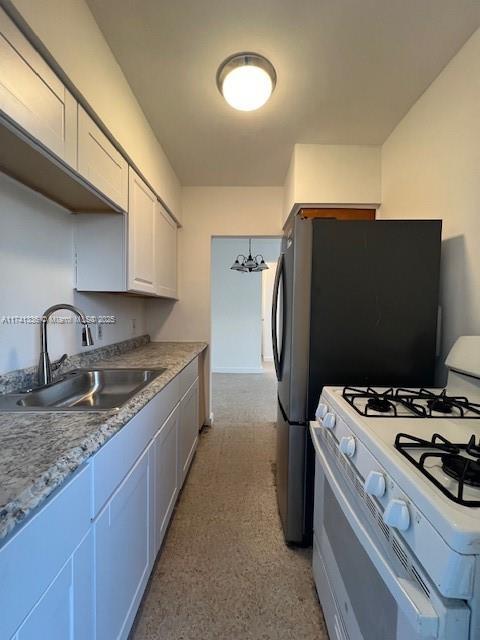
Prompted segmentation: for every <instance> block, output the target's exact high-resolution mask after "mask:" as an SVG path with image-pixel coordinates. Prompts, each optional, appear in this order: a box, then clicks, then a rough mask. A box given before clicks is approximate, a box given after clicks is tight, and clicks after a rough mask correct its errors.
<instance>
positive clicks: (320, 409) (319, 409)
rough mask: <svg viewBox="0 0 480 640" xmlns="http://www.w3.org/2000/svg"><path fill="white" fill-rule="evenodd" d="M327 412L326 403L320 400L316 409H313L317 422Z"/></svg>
mask: <svg viewBox="0 0 480 640" xmlns="http://www.w3.org/2000/svg"><path fill="white" fill-rule="evenodd" d="M327 412H328V407H327V405H326V404H325V403H324V402H320V403H319V405H318V407H317V410H316V411H315V417H316V419H317V420H318V422H320V420H322V419H323V418H324V417H325V415H326V414H327Z"/></svg>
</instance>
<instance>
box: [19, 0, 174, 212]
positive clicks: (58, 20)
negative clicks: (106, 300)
mask: <svg viewBox="0 0 480 640" xmlns="http://www.w3.org/2000/svg"><path fill="white" fill-rule="evenodd" d="M8 4H9V5H10V6H13V7H14V9H15V10H16V11H18V13H19V14H20V16H21V17H22V18H23V19H24V20H25V21H26V23H27V24H28V26H29V27H30V29H31V30H32V31H33V32H34V34H35V35H36V36H37V37H38V38H39V39H40V40H41V42H42V44H43V45H44V46H45V48H46V49H47V50H48V52H49V54H50V55H51V56H52V57H53V59H54V60H55V62H56V63H57V64H58V65H59V66H60V67H61V69H62V71H63V72H64V73H65V74H66V75H67V76H68V78H69V79H70V81H71V82H72V83H73V84H74V85H75V87H76V88H77V89H78V91H79V92H80V93H81V94H82V96H83V98H84V99H85V100H86V101H87V102H88V104H89V105H90V107H91V108H92V109H93V111H94V112H95V113H96V114H97V116H98V117H99V118H100V120H101V121H102V122H103V123H104V124H105V126H106V127H107V128H108V129H109V131H110V132H111V134H112V135H113V136H114V138H115V139H116V140H117V141H118V143H119V144H120V145H121V146H122V147H123V148H124V149H125V151H126V152H127V153H128V155H129V156H130V157H131V159H132V161H133V162H134V163H135V164H136V165H137V166H138V168H139V169H140V171H141V172H142V173H143V174H144V176H145V177H146V179H147V180H148V181H149V182H150V184H151V185H152V187H153V188H154V189H155V191H156V192H157V193H158V195H159V196H160V197H161V198H162V199H163V200H164V202H165V204H166V206H167V207H168V208H169V209H170V210H171V211H172V213H174V214H175V216H176V217H177V218H178V219H180V218H181V201H180V184H179V181H178V179H177V177H176V175H175V173H174V171H173V169H172V167H171V166H170V163H169V161H168V159H167V157H166V155H165V153H164V152H163V149H162V147H161V146H160V144H159V142H158V140H157V138H156V137H155V134H154V133H153V130H152V128H151V127H150V125H149V123H148V122H147V119H146V118H145V116H144V114H143V111H142V110H141V108H140V105H139V104H138V102H137V100H136V98H135V96H134V95H133V93H132V91H131V89H130V86H129V84H128V82H127V80H126V78H125V76H124V75H123V72H122V70H121V69H120V66H119V65H118V63H117V61H116V59H115V57H114V56H113V53H112V51H111V50H110V48H109V46H108V44H107V42H106V40H105V39H104V37H103V34H102V32H101V31H100V29H99V27H98V25H97V23H96V22H95V20H94V18H93V15H92V13H91V12H90V9H89V8H88V5H87V3H86V2H85V0H10V1H9V2H7V5H8Z"/></svg>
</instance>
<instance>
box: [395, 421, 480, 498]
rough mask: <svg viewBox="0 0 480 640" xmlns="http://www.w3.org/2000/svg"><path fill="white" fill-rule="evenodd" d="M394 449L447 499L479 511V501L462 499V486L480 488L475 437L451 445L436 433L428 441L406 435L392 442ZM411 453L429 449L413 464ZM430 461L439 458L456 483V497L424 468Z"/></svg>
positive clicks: (479, 456) (479, 449)
mask: <svg viewBox="0 0 480 640" xmlns="http://www.w3.org/2000/svg"><path fill="white" fill-rule="evenodd" d="M395 448H396V449H397V450H398V451H399V452H400V453H401V454H402V455H403V456H405V458H407V460H409V461H410V462H411V463H412V464H413V465H414V466H415V467H416V468H417V469H418V470H419V471H420V472H421V473H422V474H423V475H424V476H426V477H427V478H428V479H429V480H430V481H431V482H432V483H433V484H434V485H435V486H436V487H437V488H438V489H440V491H441V492H442V493H443V494H444V495H446V496H447V498H450V500H453V501H454V502H456V503H457V504H462V505H464V506H466V507H480V500H470V499H466V498H464V495H463V493H464V487H465V485H469V486H472V487H480V441H479V443H478V444H477V443H476V440H475V436H474V435H472V437H471V438H470V440H469V441H468V442H467V443H463V444H454V443H452V442H449V441H448V440H447V439H446V438H444V437H443V436H441V435H440V434H438V433H435V434H433V437H432V439H431V440H423V439H422V438H417V437H416V436H412V435H409V434H408V433H398V434H397V436H396V438H395ZM413 449H428V451H425V452H424V453H422V454H421V456H420V458H419V460H416V459H415V458H414V457H413V456H412V455H411V454H410V451H411V450H413ZM462 452H466V453H468V454H469V455H471V456H474V457H475V458H477V459H473V458H468V457H467V456H465V455H462ZM431 458H440V460H441V462H442V468H443V470H444V471H445V473H446V474H447V475H448V476H450V477H451V478H453V479H454V480H457V481H458V488H457V492H456V493H453V491H451V490H450V489H448V488H447V487H446V486H445V485H443V484H442V483H441V482H440V480H438V479H437V478H435V477H434V476H433V475H432V474H431V473H430V471H429V470H428V469H427V468H426V467H425V462H426V461H427V460H429V459H431Z"/></svg>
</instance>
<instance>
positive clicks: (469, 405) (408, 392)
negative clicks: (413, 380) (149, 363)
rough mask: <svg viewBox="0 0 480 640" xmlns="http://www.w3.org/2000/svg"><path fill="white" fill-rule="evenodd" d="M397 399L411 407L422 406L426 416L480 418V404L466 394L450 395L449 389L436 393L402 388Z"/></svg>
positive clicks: (397, 391) (398, 391) (397, 394)
mask: <svg viewBox="0 0 480 640" xmlns="http://www.w3.org/2000/svg"><path fill="white" fill-rule="evenodd" d="M395 399H397V400H401V401H404V402H406V403H407V406H409V407H413V406H415V407H417V408H418V407H422V408H423V409H424V410H425V417H426V418H452V417H453V418H468V419H475V418H480V404H477V403H475V402H470V401H469V400H468V398H466V397H465V396H449V395H447V389H442V391H440V393H434V392H433V391H429V390H428V389H424V388H422V389H419V390H418V391H417V390H415V389H401V388H400V389H397V390H396V392H395ZM420 402H423V403H426V406H424V405H420V404H419V403H420ZM466 413H468V414H471V415H465V414H466Z"/></svg>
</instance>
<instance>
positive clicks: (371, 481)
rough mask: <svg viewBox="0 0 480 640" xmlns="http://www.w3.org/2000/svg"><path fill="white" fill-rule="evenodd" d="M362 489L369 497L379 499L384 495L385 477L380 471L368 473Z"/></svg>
mask: <svg viewBox="0 0 480 640" xmlns="http://www.w3.org/2000/svg"><path fill="white" fill-rule="evenodd" d="M363 488H364V489H365V493H368V495H369V496H375V498H381V497H382V496H383V495H384V493H385V476H384V475H383V473H380V471H370V473H369V474H368V476H367V479H366V480H365V484H364V485H363Z"/></svg>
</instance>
